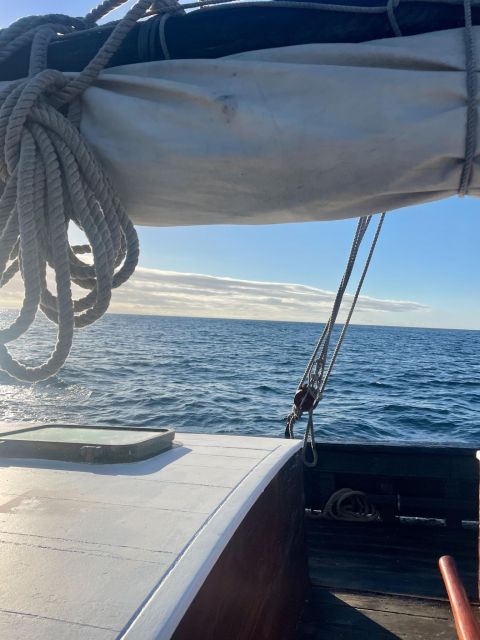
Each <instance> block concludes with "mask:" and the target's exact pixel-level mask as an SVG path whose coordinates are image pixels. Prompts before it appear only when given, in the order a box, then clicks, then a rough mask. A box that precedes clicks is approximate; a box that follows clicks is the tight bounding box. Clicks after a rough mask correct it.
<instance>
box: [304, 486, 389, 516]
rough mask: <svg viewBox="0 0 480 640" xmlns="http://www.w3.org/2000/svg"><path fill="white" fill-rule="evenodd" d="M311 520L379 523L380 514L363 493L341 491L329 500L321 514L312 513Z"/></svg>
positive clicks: (349, 490) (351, 490) (348, 490)
mask: <svg viewBox="0 0 480 640" xmlns="http://www.w3.org/2000/svg"><path fill="white" fill-rule="evenodd" d="M310 517H311V518H315V519H317V518H318V519H322V520H343V521H346V522H375V521H376V522H378V521H379V520H380V519H381V518H380V513H379V512H378V510H377V509H376V508H375V507H374V506H373V505H372V504H371V503H370V502H369V500H368V497H367V495H366V494H365V493H364V492H363V491H354V490H353V489H347V488H345V489H339V490H338V491H336V492H335V493H333V494H332V495H331V496H330V498H329V499H328V500H327V502H326V504H325V506H324V507H323V509H322V511H321V512H320V513H311V514H310Z"/></svg>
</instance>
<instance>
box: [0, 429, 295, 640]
mask: <svg viewBox="0 0 480 640" xmlns="http://www.w3.org/2000/svg"><path fill="white" fill-rule="evenodd" d="M23 426H25V425H23ZM14 428H15V425H10V424H4V425H3V426H0V436H1V434H2V433H4V434H5V432H7V431H8V432H10V431H11V430H12V429H14ZM299 447H300V444H299V443H298V442H294V441H285V440H279V439H269V438H252V437H241V436H216V435H195V434H186V433H182V434H177V438H176V443H175V446H174V448H172V449H171V450H169V451H165V452H164V453H161V454H159V455H158V456H155V457H152V458H150V459H147V460H143V461H138V462H131V463H120V464H97V463H94V464H80V463H68V462H57V461H54V460H40V459H35V460H27V459H22V460H20V459H11V458H4V459H1V460H0V480H1V485H2V491H1V493H0V567H1V569H2V575H3V576H4V578H5V579H4V580H3V581H2V584H1V586H0V638H9V640H10V639H11V640H53V639H54V638H58V639H60V638H61V639H63V638H69V639H70V638H72V639H74V638H79V639H80V638H81V639H82V640H86V639H87V638H88V639H92V640H113V638H118V637H122V638H127V637H128V638H129V639H130V638H131V639H132V640H133V639H135V638H141V639H142V640H145V639H147V638H158V639H160V640H167V639H169V638H171V637H172V634H173V632H174V631H175V629H176V628H177V627H178V625H179V622H180V621H183V619H184V618H185V614H186V612H187V611H188V610H189V608H190V606H191V605H192V602H194V601H195V598H196V596H197V595H198V594H199V593H200V592H201V590H202V585H204V583H206V582H208V578H209V577H210V574H211V573H213V572H212V568H213V567H214V566H217V565H218V561H219V558H224V562H225V561H227V560H230V562H231V558H230V557H229V556H228V554H227V555H226V556H225V553H226V551H227V549H228V548H230V546H231V542H232V541H233V540H234V538H235V535H236V534H237V530H239V529H240V528H241V527H239V525H240V523H242V522H243V521H244V520H245V521H246V522H247V524H249V526H251V522H250V523H249V518H248V514H249V513H250V511H252V512H253V510H252V506H253V505H256V503H257V501H259V498H260V497H262V496H267V498H268V499H269V501H270V502H271V503H272V504H273V503H274V499H275V497H276V496H277V494H278V498H277V502H275V503H274V504H275V507H276V513H278V514H281V513H282V509H281V507H282V504H286V503H285V501H284V497H285V485H282V486H281V487H279V486H277V484H275V480H276V479H278V477H279V475H280V473H281V472H282V471H283V470H284V469H285V468H286V469H287V471H288V464H287V463H289V462H290V461H291V460H293V459H296V457H297V456H295V452H296V451H297V449H298V448H299ZM292 473H293V472H292ZM295 477H296V478H297V479H298V478H300V479H301V475H300V474H299V473H298V469H297V471H296V474H295ZM269 490H270V493H269ZM290 491H291V493H292V500H293V498H295V501H296V504H298V505H299V507H298V513H297V514H296V515H297V516H298V517H297V521H299V522H300V523H301V522H302V521H301V519H300V513H301V503H300V502H298V498H297V496H298V495H299V493H300V492H301V485H300V486H296V485H292V488H291V490H290ZM272 492H273V494H272ZM280 498H282V499H283V502H281V501H280ZM288 506H289V508H290V507H291V506H292V505H290V503H288ZM290 510H291V511H292V512H293V509H290ZM263 511H265V512H266V513H267V511H266V509H265V508H263ZM284 521H285V522H284V523H283V525H282V526H283V528H284V530H285V531H286V532H287V533H290V532H291V530H292V527H291V526H289V525H290V520H289V519H288V518H286V517H284ZM267 523H268V522H267ZM280 525H281V523H280V524H279V525H278V528H279V527H280ZM278 528H277V530H278ZM274 530H275V529H274ZM299 532H302V533H303V528H302V527H299ZM244 538H245V537H244ZM265 539H266V540H267V541H269V538H268V537H267V536H265ZM248 540H250V541H255V540H256V539H255V537H254V536H253V535H251V534H250V536H249V537H248ZM300 541H303V536H302V538H300ZM240 542H242V540H241V541H240ZM277 547H278V545H277ZM277 547H275V546H274V545H273V544H271V545H270V547H269V549H271V553H270V556H269V561H270V564H271V565H273V564H275V566H278V567H281V563H280V561H279V559H278V557H277V555H278V548H277ZM245 548H247V551H248V550H249V548H248V545H247V544H246V543H245V544H244V545H243V546H242V547H241V550H242V552H245V553H246V551H245ZM281 550H282V551H283V550H284V548H283V547H282V548H281ZM260 551H262V549H260ZM238 553H239V552H237V555H238ZM264 555H266V554H264ZM224 556H225V557H224ZM293 557H295V559H296V558H297V557H298V555H297V554H294V555H293ZM234 566H235V570H236V571H238V566H237V565H234ZM269 566H270V565H269ZM233 575H234V576H236V575H237V574H235V573H234V574H233ZM266 575H271V574H270V573H267V574H266ZM291 575H293V576H294V575H295V567H292V571H291ZM287 577H290V574H288V576H287ZM304 577H306V576H304ZM277 582H278V583H281V579H278V580H277ZM293 584H294V583H293ZM228 593H232V594H234V595H235V596H236V597H237V593H235V592H234V591H233V590H232V591H228ZM298 593H299V594H300V595H299V598H298V599H299V603H298V608H300V604H301V600H302V596H303V593H302V589H299V590H298ZM216 601H217V602H218V601H219V598H217V599H216ZM271 609H272V607H270V610H271ZM283 609H284V610H285V611H286V610H287V607H283ZM211 617H213V616H211ZM190 637H191V636H190ZM203 637H206V636H203ZM243 637H245V636H243Z"/></svg>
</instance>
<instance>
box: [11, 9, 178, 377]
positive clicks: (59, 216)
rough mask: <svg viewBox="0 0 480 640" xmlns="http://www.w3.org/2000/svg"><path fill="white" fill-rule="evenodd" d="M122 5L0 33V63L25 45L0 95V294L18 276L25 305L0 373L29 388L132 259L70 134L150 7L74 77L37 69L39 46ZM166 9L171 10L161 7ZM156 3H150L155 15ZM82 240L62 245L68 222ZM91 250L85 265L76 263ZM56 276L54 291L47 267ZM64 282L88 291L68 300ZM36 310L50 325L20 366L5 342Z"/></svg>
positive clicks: (37, 19) (111, 207)
mask: <svg viewBox="0 0 480 640" xmlns="http://www.w3.org/2000/svg"><path fill="white" fill-rule="evenodd" d="M125 1H126V0H106V1H105V2H103V3H102V4H100V5H99V6H98V7H97V8H96V9H94V10H93V11H92V12H90V13H89V14H88V15H87V16H86V17H85V18H70V17H68V16H64V15H59V14H53V15H48V16H33V17H31V18H22V19H21V20H19V21H18V22H16V23H14V24H13V25H12V26H11V27H9V28H7V29H4V30H2V31H0V62H3V61H4V60H7V59H8V58H9V57H10V56H12V55H13V54H14V53H16V52H17V51H18V50H19V49H20V48H22V47H24V46H25V45H26V44H30V47H31V48H30V67H29V77H28V78H26V79H22V80H18V81H16V82H13V83H9V84H8V85H6V86H5V87H4V88H3V89H2V90H1V91H0V150H1V153H0V181H1V184H0V186H2V187H3V188H2V190H1V195H0V287H3V286H4V285H5V284H7V283H8V282H9V281H10V280H11V279H12V278H13V277H14V276H15V275H16V274H17V273H19V274H20V276H21V278H22V280H23V286H24V299H23V304H22V306H21V309H20V311H19V313H18V315H17V317H16V318H15V320H14V321H13V322H12V323H11V324H10V325H9V326H7V327H5V328H2V329H0V369H2V370H3V371H5V372H7V373H8V374H9V375H10V376H12V377H14V378H17V379H19V380H25V381H28V382H37V381H40V380H45V379H46V378H49V377H50V376H52V375H54V374H55V373H56V372H57V371H58V370H59V369H60V367H62V365H63V364H64V363H65V361H66V359H67V357H68V354H69V352H70V348H71V345H72V340H73V331H74V328H75V327H85V326H87V325H89V324H92V323H93V322H95V321H96V320H98V319H99V318H100V317H101V316H102V315H103V314H104V313H105V311H106V310H107V308H108V306H109V303H110V299H111V295H112V289H114V288H115V287H118V286H120V285H121V284H123V283H124V282H125V281H126V280H127V279H128V278H129V277H130V275H131V274H132V273H133V271H134V270H135V267H136V264H137V262H138V254H139V248H138V238H137V234H136V232H135V229H134V227H133V225H132V223H131V221H130V219H129V218H128V216H127V214H126V212H125V210H124V208H123V206H122V204H121V203H120V201H119V199H118V198H117V196H116V195H115V193H114V190H113V188H112V186H111V185H110V182H109V180H108V177H107V176H106V174H105V172H104V170H103V169H102V167H101V166H100V164H99V163H98V162H97V160H96V159H95V156H94V155H93V153H92V151H91V150H90V148H89V147H88V145H87V143H86V142H85V140H84V139H83V137H82V135H81V134H80V132H79V129H78V125H79V119H80V109H79V101H78V99H79V97H80V96H81V94H82V93H83V92H84V91H85V90H86V89H87V88H88V87H89V86H90V85H91V84H92V82H93V81H94V80H95V79H96V78H97V76H98V74H99V73H100V72H101V70H102V69H103V68H104V67H105V65H107V64H108V62H109V60H110V58H111V57H112V55H113V54H114V53H115V51H116V50H117V49H118V47H119V46H120V44H121V43H122V42H123V40H124V38H125V36H126V35H127V34H128V32H129V31H130V29H131V28H132V27H133V26H134V25H135V24H136V22H137V21H138V20H139V19H140V18H142V17H144V16H145V15H147V13H148V12H149V11H150V10H151V4H152V2H151V0H139V2H137V3H136V4H135V6H134V7H133V8H132V9H131V10H130V11H129V12H128V13H127V14H126V15H125V17H124V18H123V19H122V20H120V21H119V22H118V23H116V25H115V27H114V29H113V31H112V33H111V34H110V36H109V38H108V39H107V41H106V42H105V44H104V45H103V46H102V47H101V49H100V50H99V51H98V53H97V55H96V56H95V57H94V58H93V59H92V60H91V62H90V63H89V64H88V65H87V66H86V67H85V69H84V70H83V71H82V72H81V73H79V74H78V75H77V76H76V77H74V78H73V79H72V78H68V77H67V76H65V75H64V74H63V73H61V72H59V71H54V70H51V69H46V66H47V50H48V45H49V43H50V42H51V40H52V39H53V38H56V37H57V36H58V34H68V33H71V32H73V31H76V30H82V29H86V28H91V27H94V26H96V21H97V20H98V19H100V18H101V17H103V16H105V15H107V14H108V13H109V12H110V11H112V10H113V9H115V8H117V7H118V6H120V5H122V4H124V2H125ZM165 3H166V4H165V10H166V11H170V10H172V2H171V0H165ZM160 5H161V3H160V2H158V0H157V2H156V11H157V12H158V11H159V10H160ZM70 222H73V223H74V224H75V225H77V226H78V227H79V228H80V229H81V230H82V231H83V232H84V233H85V235H86V237H87V240H88V243H89V244H88V247H87V248H86V247H85V246H83V247H71V246H70V244H69V239H68V227H69V223H70ZM86 252H89V253H91V257H92V262H91V263H90V262H84V261H83V260H81V259H80V258H79V257H78V256H79V255H80V254H82V253H86ZM48 267H50V268H51V269H52V271H53V272H54V276H55V289H56V291H55V293H52V292H51V291H50V290H49V288H48V284H47V268H48ZM72 284H75V285H77V286H79V287H81V288H82V289H85V290H87V291H88V293H86V295H85V296H83V297H82V298H80V299H78V300H74V299H73V296H72ZM38 309H41V311H42V312H43V313H44V314H45V315H46V316H47V318H49V319H50V320H51V321H53V322H55V323H56V324H57V325H58V332H57V341H56V344H55V347H54V349H53V351H52V352H51V354H50V356H49V357H48V358H47V360H46V361H45V362H44V363H43V364H40V365H38V366H34V367H32V366H28V365H27V364H25V363H22V362H19V361H18V360H16V359H15V358H14V357H13V356H12V355H11V353H10V352H9V350H8V348H7V346H6V345H7V344H8V343H10V342H12V341H14V340H16V339H17V338H19V337H20V336H21V335H23V334H24V333H26V332H27V331H28V329H29V328H30V327H31V325H32V323H33V321H34V319H35V316H36V314H37V311H38Z"/></svg>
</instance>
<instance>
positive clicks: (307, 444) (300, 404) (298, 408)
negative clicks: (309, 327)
mask: <svg viewBox="0 0 480 640" xmlns="http://www.w3.org/2000/svg"><path fill="white" fill-rule="evenodd" d="M368 218H369V219H368V221H367V220H366V219H360V221H359V224H358V227H357V231H356V233H355V237H354V241H353V244H352V249H351V252H350V256H349V259H348V263H347V268H346V270H345V273H344V275H343V277H342V280H341V283H340V286H339V290H338V292H337V296H336V299H335V303H334V308H333V309H332V313H331V315H330V318H329V320H328V322H327V325H326V326H325V328H324V330H323V332H322V335H321V337H320V340H319V341H318V343H317V345H316V347H315V350H314V353H313V355H312V357H311V358H310V362H309V365H308V366H307V369H306V371H305V374H304V376H303V378H302V380H301V383H300V386H299V388H298V389H297V392H296V394H295V400H294V404H293V406H292V411H291V413H290V415H289V417H288V419H287V427H286V430H285V437H287V438H293V427H294V425H295V422H296V421H297V420H298V419H299V418H300V417H301V415H302V413H304V412H305V411H308V421H307V427H306V429H305V434H304V441H303V450H302V455H303V461H304V464H305V465H306V466H315V465H316V464H317V452H316V448H315V432H314V425H313V412H314V410H315V408H316V406H317V405H318V403H319V402H320V400H321V398H322V395H323V392H324V390H325V387H326V385H327V382H328V380H329V378H330V375H331V373H332V371H333V368H334V366H335V362H336V360H337V357H338V354H339V352H340V349H341V346H342V344H343V341H344V339H345V335H346V332H347V329H348V327H349V325H350V321H351V318H352V315H353V312H354V310H355V307H356V304H357V301H358V298H359V296H360V292H361V290H362V287H363V283H364V281H365V277H366V275H367V272H368V269H369V267H370V263H371V260H372V257H373V253H374V251H375V247H376V245H377V242H378V238H379V235H380V232H381V230H382V226H383V222H384V220H385V212H384V213H382V214H381V216H380V220H379V222H378V225H377V229H376V231H375V235H374V237H373V240H372V243H371V245H370V249H369V252H368V255H367V258H366V260H365V264H364V267H363V270H362V274H361V276H360V280H359V282H358V285H357V288H356V290H355V294H354V296H353V300H352V304H351V306H350V310H349V312H348V315H347V318H346V320H345V323H344V325H343V328H342V331H341V333H340V336H339V338H338V340H337V344H336V346H335V349H334V351H333V354H332V357H331V359H330V362H329V364H328V367H327V371H326V374H325V376H323V371H324V369H325V366H326V362H324V363H323V365H322V366H321V367H320V368H317V369H318V372H317V370H316V372H315V374H314V375H313V376H311V375H310V373H311V370H312V369H313V366H314V365H315V362H316V355H317V354H318V352H319V350H320V347H321V346H322V343H323V344H324V349H323V350H322V354H321V355H320V357H319V358H318V359H319V360H320V359H321V358H322V357H323V353H327V354H328V347H326V348H325V345H326V344H327V340H330V339H331V335H332V331H333V327H334V324H335V320H336V317H337V315H338V311H339V309H340V305H341V303H342V300H343V296H344V293H345V289H346V287H347V284H348V281H349V279H350V276H351V273H352V270H353V266H354V264H355V260H356V257H357V254H358V249H359V247H360V244H361V242H362V240H363V237H364V235H365V231H366V229H367V227H368V224H369V223H370V219H371V216H368ZM327 332H328V334H329V335H328V336H327ZM319 374H320V375H319ZM307 379H308V380H309V382H308V384H305V382H306V380H307ZM308 448H310V450H311V456H312V459H311V461H309V460H308V459H307V457H306V453H307V449H308Z"/></svg>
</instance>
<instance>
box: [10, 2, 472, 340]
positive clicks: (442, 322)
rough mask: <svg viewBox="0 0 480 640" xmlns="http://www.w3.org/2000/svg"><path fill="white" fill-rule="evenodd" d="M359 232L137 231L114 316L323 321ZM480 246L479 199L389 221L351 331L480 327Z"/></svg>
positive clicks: (43, 5)
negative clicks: (136, 256)
mask: <svg viewBox="0 0 480 640" xmlns="http://www.w3.org/2000/svg"><path fill="white" fill-rule="evenodd" d="M3 4H4V6H2V7H1V8H0V26H7V25H8V24H9V23H10V22H12V21H13V20H14V19H16V18H18V17H21V16H24V15H28V14H32V13H49V12H59V13H60V12H62V13H63V12H65V11H66V6H67V4H66V3H65V0H57V1H53V0H16V2H15V3H10V4H9V6H5V5H6V3H3ZM89 8H91V5H90V3H89V2H85V0H72V1H71V2H69V3H68V12H69V13H70V14H72V15H82V14H85V13H86V12H87V11H88V9H89ZM116 15H119V14H118V13H117V14H116ZM355 224H356V223H355V221H354V220H343V221H336V222H320V223H301V224H288V225H274V226H209V227H180V228H155V229H153V228H139V229H138V232H139V236H140V245H141V257H140V267H139V269H138V270H137V274H136V275H135V276H134V277H133V279H132V280H131V282H130V283H128V284H127V285H126V286H125V287H123V288H122V289H120V290H118V291H116V292H115V296H114V300H113V304H112V306H111V310H112V311H115V312H124V313H155V314H160V315H162V314H166V315H193V316H210V317H212V316H213V317H241V318H254V319H255V318H261V319H273V320H299V321H319V322H321V321H324V320H325V319H326V318H327V316H328V312H329V308H330V305H331V302H332V300H333V295H334V293H333V292H334V291H336V289H337V287H338V283H339V280H340V278H341V275H342V273H343V269H344V267H345V263H346V260H347V256H348V251H349V247H350V244H351V240H352V237H353V233H354V228H355ZM479 245H480V204H479V203H478V201H477V200H476V199H473V198H464V199H459V198H452V199H449V200H444V201H441V202H437V203H430V204H428V205H422V206H417V207H409V208H406V209H403V210H401V211H397V212H392V213H390V214H388V216H387V218H386V222H385V225H384V230H383V232H382V235H381V237H380V240H379V243H378V247H377V250H376V253H375V256H374V259H373V261H372V265H371V268H370V271H369V274H368V276H367V279H366V282H365V285H364V289H363V293H364V296H363V297H362V298H361V299H360V301H359V305H358V311H357V312H356V314H355V316H354V322H357V323H366V324H385V325H401V326H418V327H444V328H463V329H480V283H479V274H480V251H479ZM353 282H355V279H353ZM349 291H350V292H352V291H353V287H350V288H349ZM20 294H21V291H20V282H18V281H17V282H16V283H14V284H13V286H11V287H10V288H9V289H8V290H6V291H5V290H4V291H3V292H0V304H1V305H2V306H8V307H12V306H16V305H17V304H18V301H19V299H20Z"/></svg>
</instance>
